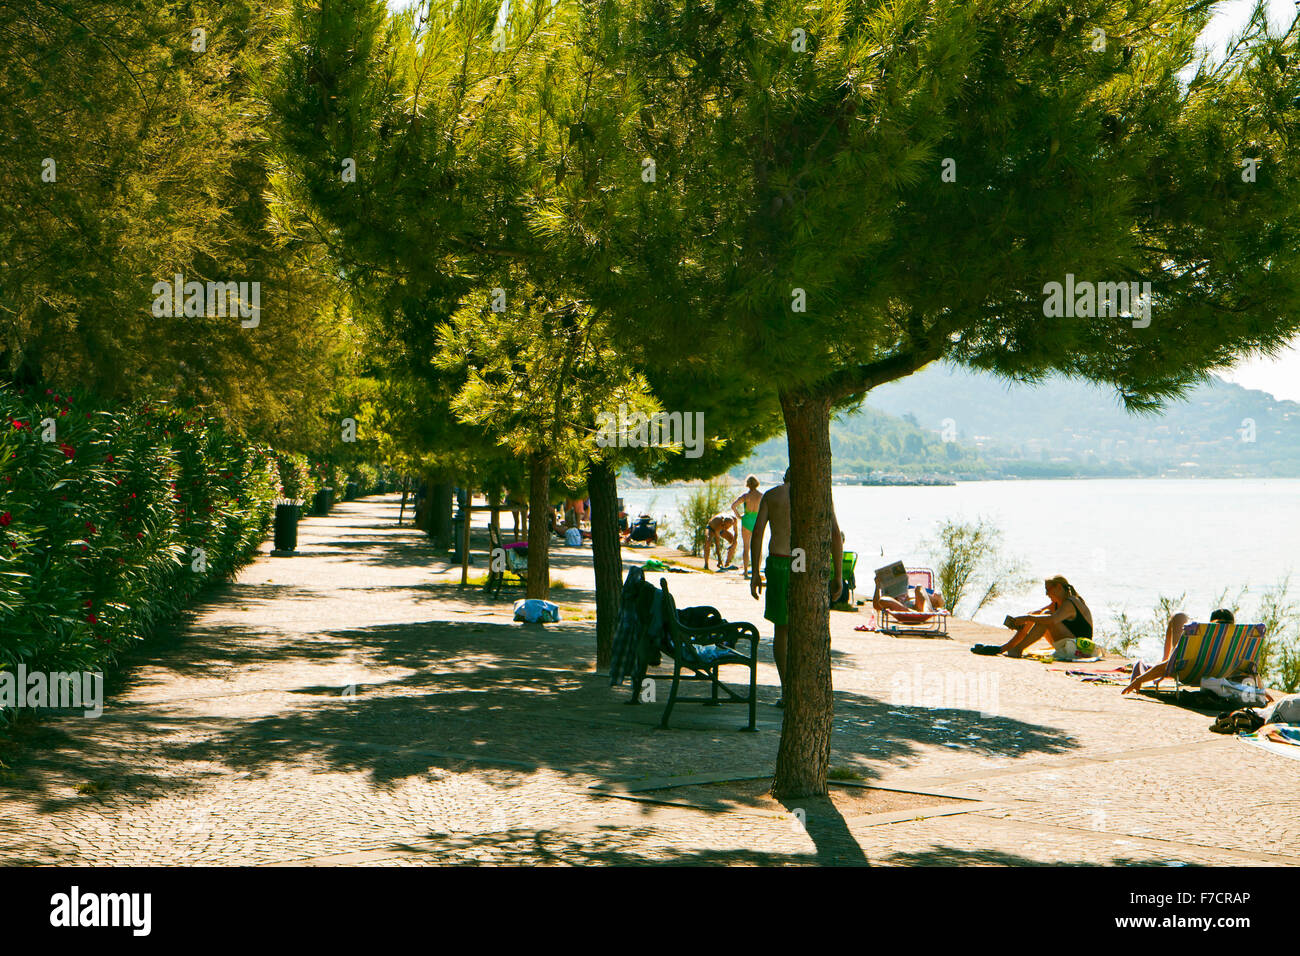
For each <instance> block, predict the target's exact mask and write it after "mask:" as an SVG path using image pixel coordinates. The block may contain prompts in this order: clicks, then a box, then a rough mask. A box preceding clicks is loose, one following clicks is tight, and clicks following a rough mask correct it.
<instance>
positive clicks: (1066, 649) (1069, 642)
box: [1052, 637, 1078, 661]
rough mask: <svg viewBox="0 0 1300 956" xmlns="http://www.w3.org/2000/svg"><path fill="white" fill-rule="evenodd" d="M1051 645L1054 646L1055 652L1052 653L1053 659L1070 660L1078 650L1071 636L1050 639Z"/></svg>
mask: <svg viewBox="0 0 1300 956" xmlns="http://www.w3.org/2000/svg"><path fill="white" fill-rule="evenodd" d="M1052 647H1054V648H1056V653H1055V654H1053V655H1052V660H1054V661H1072V660H1074V658H1075V656H1076V655H1077V652H1078V645H1076V644H1075V642H1074V638H1072V637H1067V638H1064V639H1062V640H1059V641H1052Z"/></svg>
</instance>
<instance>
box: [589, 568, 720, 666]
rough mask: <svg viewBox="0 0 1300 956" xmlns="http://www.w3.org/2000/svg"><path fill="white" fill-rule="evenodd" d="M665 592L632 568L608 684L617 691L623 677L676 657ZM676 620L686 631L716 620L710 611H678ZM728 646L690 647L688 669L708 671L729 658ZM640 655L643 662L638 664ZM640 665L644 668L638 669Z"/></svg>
mask: <svg viewBox="0 0 1300 956" xmlns="http://www.w3.org/2000/svg"><path fill="white" fill-rule="evenodd" d="M665 613H666V607H665V604H664V596H663V591H661V590H660V589H659V588H657V587H655V586H654V585H653V584H651V583H650V582H648V581H647V580H646V579H645V574H644V572H643V571H642V570H641V569H640V568H629V569H628V572H627V578H626V579H625V580H624V581H623V599H622V605H621V607H620V608H619V612H618V630H617V631H615V633H614V647H613V650H612V652H611V655H610V665H609V684H610V686H611V687H617V686H619V685H621V684H622V683H623V678H624V677H630V676H631V675H633V674H636V673H637V672H638V671H639V670H645V669H646V668H649V667H654V666H655V665H657V664H658V663H659V662H660V660H661V655H663V654H667V655H668V656H669V657H672V654H673V635H672V631H671V630H670V629H669V627H668V618H667V617H666V616H665ZM677 619H678V620H679V621H681V622H682V623H683V624H685V625H686V626H687V627H704V626H707V625H709V624H711V623H713V621H714V620H720V618H717V616H716V612H715V611H714V610H713V609H712V608H707V607H698V608H696V607H684V608H678V610H677ZM730 650H731V648H730V647H729V646H727V645H721V646H715V645H709V644H705V645H694V644H693V645H690V646H688V647H686V648H684V653H683V657H684V658H686V659H684V660H683V661H682V663H683V664H684V665H686V666H687V667H706V666H708V665H710V664H712V663H713V662H714V661H715V660H720V659H722V658H724V657H727V656H728V652H729V651H730ZM638 655H639V656H640V657H641V658H642V660H641V661H640V662H638ZM638 663H640V664H641V666H640V667H638Z"/></svg>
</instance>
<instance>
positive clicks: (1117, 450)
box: [737, 365, 1300, 480]
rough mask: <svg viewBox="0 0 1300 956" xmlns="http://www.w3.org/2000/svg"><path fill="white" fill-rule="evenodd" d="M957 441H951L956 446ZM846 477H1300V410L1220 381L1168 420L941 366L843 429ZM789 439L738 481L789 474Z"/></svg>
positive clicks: (840, 445) (888, 391)
mask: <svg viewBox="0 0 1300 956" xmlns="http://www.w3.org/2000/svg"><path fill="white" fill-rule="evenodd" d="M945 439H948V440H946V441H945ZM831 450H832V454H833V455H834V461H835V474H836V476H837V477H838V478H840V479H841V480H852V479H853V478H857V477H865V476H867V475H870V474H872V473H873V472H876V473H878V472H889V473H895V474H902V475H911V476H915V475H921V474H928V475H941V476H949V477H956V478H1007V477H1022V478H1032V477H1102V476H1111V477H1123V476H1181V477H1189V476H1202V477H1216V478H1226V477H1296V476H1300V404H1297V403H1296V402H1291V401H1278V400H1276V399H1274V398H1273V397H1272V396H1271V395H1269V394H1267V393H1266V392H1260V391H1256V390H1253V389H1247V388H1242V387H1241V386H1239V385H1233V384H1230V383H1228V382H1224V381H1222V380H1220V379H1211V380H1210V381H1209V382H1207V383H1206V384H1203V385H1201V386H1198V387H1197V388H1195V389H1193V390H1192V391H1191V392H1189V394H1188V395H1187V396H1186V397H1185V398H1184V399H1183V400H1181V401H1176V402H1173V403H1171V404H1170V405H1169V406H1168V407H1167V408H1166V409H1165V410H1164V411H1163V412H1162V413H1160V414H1156V415H1133V414H1130V413H1129V412H1127V411H1125V410H1124V408H1123V406H1122V405H1121V404H1120V402H1119V401H1118V399H1117V398H1116V397H1115V396H1114V395H1113V394H1112V393H1110V392H1107V391H1105V390H1103V389H1100V388H1097V387H1096V386H1093V385H1090V384H1087V383H1082V382H1077V381H1071V380H1068V379H1064V378H1053V379H1050V380H1048V381H1047V382H1045V383H1043V384H1042V385H1039V386H1035V387H1030V386H1024V385H1009V384H1007V383H1005V382H1002V381H999V380H998V379H995V378H993V377H991V376H988V375H983V374H979V373H975V372H971V371H967V370H965V369H956V368H952V367H949V366H944V365H932V366H930V367H929V368H927V369H925V370H923V371H921V372H918V373H917V374H915V375H912V376H910V377H909V378H906V379H903V380H901V381H898V382H893V383H891V384H889V385H886V386H882V387H881V388H878V389H876V390H875V391H874V392H872V393H871V395H870V396H869V397H868V399H867V403H866V404H864V405H863V406H862V408H861V409H859V410H858V411H856V412H852V413H847V414H844V415H841V416H840V417H839V418H838V419H837V420H836V421H835V422H834V423H832V425H831ZM785 463H786V446H785V437H784V436H781V437H780V438H777V439H773V440H771V441H768V442H765V443H764V444H762V445H760V446H759V447H758V448H757V449H755V452H754V455H753V456H752V457H751V458H750V460H749V461H747V462H745V464H744V465H743V466H742V467H741V468H739V469H737V471H746V470H748V471H757V472H765V473H770V472H780V471H781V470H782V469H784V467H785Z"/></svg>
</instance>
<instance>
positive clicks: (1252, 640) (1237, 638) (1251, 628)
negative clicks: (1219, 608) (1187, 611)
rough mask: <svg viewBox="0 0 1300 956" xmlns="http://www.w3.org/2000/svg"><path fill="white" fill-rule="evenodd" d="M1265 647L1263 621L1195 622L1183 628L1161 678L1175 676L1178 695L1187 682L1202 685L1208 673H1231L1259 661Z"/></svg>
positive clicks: (1175, 690)
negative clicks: (1247, 622) (1233, 622)
mask: <svg viewBox="0 0 1300 956" xmlns="http://www.w3.org/2000/svg"><path fill="white" fill-rule="evenodd" d="M1263 649H1264V625H1263V624H1225V623H1217V624H1198V623H1195V622H1193V623H1191V624H1188V625H1187V626H1185V627H1184V628H1183V634H1182V636H1181V637H1180V638H1179V639H1178V643H1177V644H1176V645H1175V646H1174V652H1173V654H1171V655H1170V657H1169V666H1168V667H1167V668H1166V669H1165V677H1162V678H1161V680H1165V679H1167V678H1169V677H1172V678H1173V679H1174V693H1175V695H1177V694H1179V693H1181V692H1182V689H1183V687H1184V685H1186V686H1189V687H1199V686H1200V684H1201V681H1202V680H1203V679H1204V678H1206V677H1232V676H1233V675H1234V674H1236V673H1237V671H1238V670H1240V668H1241V667H1242V665H1244V664H1247V663H1256V664H1258V663H1259V655H1260V652H1261V651H1262V650H1263ZM1159 683H1160V681H1156V684H1159Z"/></svg>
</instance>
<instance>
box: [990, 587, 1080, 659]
mask: <svg viewBox="0 0 1300 956" xmlns="http://www.w3.org/2000/svg"><path fill="white" fill-rule="evenodd" d="M1043 590H1044V592H1046V594H1047V597H1048V599H1049V601H1050V602H1051V603H1049V604H1048V605H1047V606H1046V607H1041V608H1039V609H1038V610H1037V611H1033V612H1031V613H1029V614H1022V615H1021V616H1019V617H1011V618H1008V619H1007V620H1008V624H1009V625H1010V626H1014V627H1015V629H1016V633H1015V634H1013V635H1012V636H1011V640H1009V641H1007V642H1006V643H1005V644H976V645H975V646H974V647H972V648H971V652H972V653H975V654H988V655H993V654H1006V655H1007V657H1020V656H1021V655H1022V654H1024V652H1025V649H1026V648H1028V647H1031V646H1032V645H1034V644H1036V643H1037V642H1038V641H1039V640H1040V639H1046V640H1047V641H1048V642H1049V643H1055V642H1056V641H1063V640H1067V639H1069V638H1074V639H1075V640H1078V639H1080V638H1087V639H1088V640H1091V639H1092V611H1090V610H1089V609H1088V605H1087V603H1086V602H1085V601H1084V600H1083V598H1081V597H1080V596H1079V592H1078V591H1076V590H1075V589H1074V587H1073V586H1072V585H1071V584H1070V582H1069V581H1067V580H1066V579H1065V578H1064V577H1062V576H1061V575H1059V574H1058V575H1056V576H1055V577H1051V578H1048V579H1047V580H1046V581H1044V582H1043Z"/></svg>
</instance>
